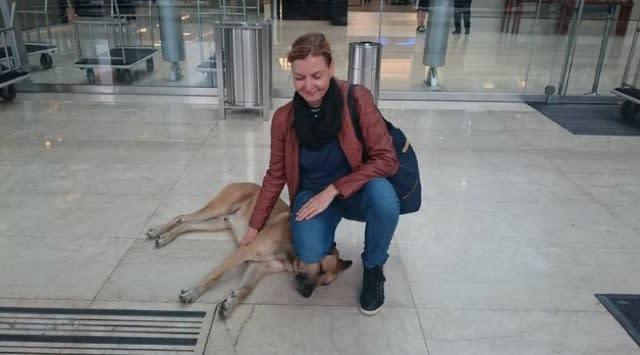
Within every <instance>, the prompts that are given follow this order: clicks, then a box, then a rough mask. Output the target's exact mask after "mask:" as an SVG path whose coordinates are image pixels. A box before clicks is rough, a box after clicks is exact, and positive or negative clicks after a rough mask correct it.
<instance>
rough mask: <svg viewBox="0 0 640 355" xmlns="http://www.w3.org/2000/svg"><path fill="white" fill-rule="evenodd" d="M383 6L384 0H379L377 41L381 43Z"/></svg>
mask: <svg viewBox="0 0 640 355" xmlns="http://www.w3.org/2000/svg"><path fill="white" fill-rule="evenodd" d="M383 7H384V0H380V12H378V43H382V41H381V39H382V10H383Z"/></svg>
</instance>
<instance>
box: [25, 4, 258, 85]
mask: <svg viewBox="0 0 640 355" xmlns="http://www.w3.org/2000/svg"><path fill="white" fill-rule="evenodd" d="M44 3H45V1H44V0H28V1H27V0H25V1H20V2H19V4H20V7H19V10H20V14H19V16H21V19H22V22H23V25H22V27H23V28H24V29H25V30H24V31H23V35H24V36H23V38H24V40H25V42H28V41H30V40H33V38H35V37H37V34H38V33H39V32H40V33H41V39H42V40H43V42H45V43H49V44H51V45H53V46H55V49H54V50H51V51H47V52H46V53H40V52H37V53H33V55H30V64H31V66H32V68H31V69H32V73H33V75H32V81H33V82H34V83H46V84H74V85H78V84H80V85H91V84H95V85H135V86H175V87H212V86H213V77H212V74H209V73H210V72H211V70H207V65H209V69H211V64H210V63H209V59H210V57H211V55H212V54H213V48H214V35H213V23H214V21H220V20H224V21H238V20H248V21H255V20H256V19H257V18H258V17H259V16H261V15H262V9H260V10H259V9H258V8H257V6H256V4H257V0H198V1H188V2H177V1H166V0H155V1H150V0H74V1H68V0H49V1H48V6H47V8H46V9H45V8H44ZM72 3H73V4H74V6H71V7H70V5H71V4H72ZM114 3H115V4H116V5H117V6H115V5H114V6H111V4H114ZM166 4H170V5H171V6H170V7H168V6H166ZM163 5H164V8H163V7H162V6H163ZM167 9H168V11H164V10H167ZM34 10H38V11H34ZM36 12H38V13H37V14H36ZM161 15H163V16H164V17H163V18H165V19H167V21H166V22H165V23H169V26H168V27H169V28H170V30H169V31H167V32H166V33H168V35H166V37H165V38H164V39H163V37H162V34H161V32H162V31H161V28H160V21H159V19H160V16H161ZM45 20H48V21H49V23H50V25H51V27H50V28H51V30H50V34H51V35H50V36H49V32H47V31H46V26H44V24H45V23H46V22H45ZM176 29H177V30H176ZM163 40H164V42H165V43H164V44H163V43H162V41H163ZM163 47H164V48H165V49H167V48H173V49H172V50H171V49H167V50H166V51H164V52H163ZM175 63H177V65H176V64H175Z"/></svg>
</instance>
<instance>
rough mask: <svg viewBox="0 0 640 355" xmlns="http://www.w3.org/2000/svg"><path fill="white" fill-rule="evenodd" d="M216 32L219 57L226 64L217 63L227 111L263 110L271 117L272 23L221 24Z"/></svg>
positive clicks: (221, 95) (220, 92)
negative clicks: (234, 109)
mask: <svg viewBox="0 0 640 355" xmlns="http://www.w3.org/2000/svg"><path fill="white" fill-rule="evenodd" d="M215 32H216V33H217V36H218V38H217V42H218V43H219V44H218V43H216V46H217V47H216V58H222V60H221V62H222V65H220V64H221V63H220V62H217V63H216V66H217V69H218V75H219V76H221V77H222V88H220V86H219V87H218V89H219V90H221V91H219V94H218V95H219V96H220V97H221V98H224V101H221V102H223V103H224V106H225V107H227V108H262V109H263V111H264V113H265V115H268V111H269V109H271V97H272V91H273V83H272V77H271V70H272V68H271V63H272V59H271V58H272V50H273V49H272V48H273V36H272V24H271V22H270V21H267V22H261V23H256V24H249V23H246V22H231V23H220V24H218V25H217V26H216V30H215ZM220 71H222V73H221V72H220ZM221 74H222V75H221ZM218 82H220V79H218ZM225 96H226V97H225ZM265 117H266V116H265Z"/></svg>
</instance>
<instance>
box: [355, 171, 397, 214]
mask: <svg viewBox="0 0 640 355" xmlns="http://www.w3.org/2000/svg"><path fill="white" fill-rule="evenodd" d="M364 194H365V197H366V199H367V203H368V205H369V206H370V207H371V208H373V209H374V210H375V211H376V212H377V213H382V214H384V215H390V216H394V215H398V214H400V202H399V201H398V195H397V194H396V190H394V188H393V185H391V183H390V182H389V180H387V179H385V178H376V179H373V180H371V181H369V182H368V183H367V185H366V186H365V188H364Z"/></svg>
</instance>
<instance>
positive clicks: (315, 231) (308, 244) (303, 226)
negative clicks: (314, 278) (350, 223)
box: [291, 191, 342, 264]
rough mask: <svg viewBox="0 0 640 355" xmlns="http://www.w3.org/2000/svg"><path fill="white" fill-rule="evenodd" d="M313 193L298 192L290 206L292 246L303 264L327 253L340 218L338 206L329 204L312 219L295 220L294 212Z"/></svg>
mask: <svg viewBox="0 0 640 355" xmlns="http://www.w3.org/2000/svg"><path fill="white" fill-rule="evenodd" d="M314 195H315V194H314V193H313V192H311V191H300V192H298V194H297V195H296V198H295V200H294V201H293V206H292V208H291V235H292V238H293V247H294V250H295V252H296V255H297V256H298V258H300V260H302V262H304V263H305V264H313V263H317V262H319V261H320V260H322V258H324V257H325V256H326V255H327V254H329V251H331V248H332V247H333V240H334V238H335V231H336V227H337V226H338V222H340V219H341V218H342V217H341V216H340V209H339V208H338V206H336V205H335V204H331V205H329V207H327V209H326V210H324V211H322V212H321V213H319V214H318V215H316V216H315V217H313V218H312V219H309V220H306V221H301V222H298V221H296V220H295V215H296V212H297V211H298V210H300V208H302V206H304V204H305V203H306V202H307V201H309V199H311V198H312V197H313V196H314Z"/></svg>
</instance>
